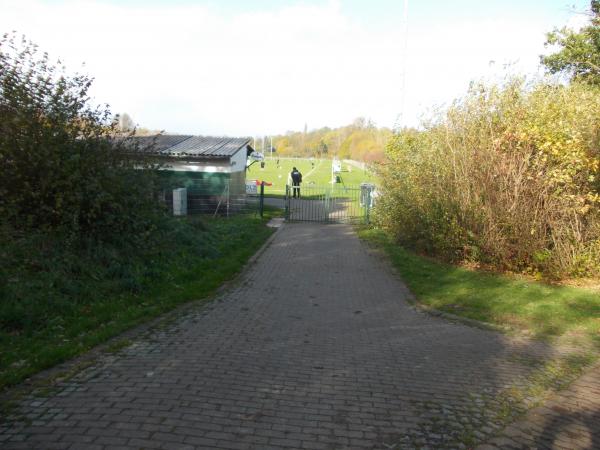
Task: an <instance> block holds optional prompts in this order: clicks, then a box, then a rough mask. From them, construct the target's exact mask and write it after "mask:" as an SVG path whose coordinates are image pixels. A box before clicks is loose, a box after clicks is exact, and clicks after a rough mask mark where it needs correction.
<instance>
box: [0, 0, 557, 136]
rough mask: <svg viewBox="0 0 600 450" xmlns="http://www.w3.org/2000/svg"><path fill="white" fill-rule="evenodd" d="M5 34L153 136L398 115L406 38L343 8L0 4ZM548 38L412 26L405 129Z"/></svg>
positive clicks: (503, 29) (481, 26) (497, 28)
mask: <svg viewBox="0 0 600 450" xmlns="http://www.w3.org/2000/svg"><path fill="white" fill-rule="evenodd" d="M399 28H400V27H399ZM0 29H4V30H10V29H15V30H17V31H18V32H19V33H24V34H26V35H27V36H28V37H29V38H31V39H32V40H33V41H35V42H36V43H38V44H39V45H40V47H41V48H42V49H43V50H47V51H48V52H50V53H51V55H53V56H55V57H61V58H62V59H64V60H65V61H66V62H67V66H68V68H70V69H71V70H78V68H79V67H78V64H79V63H80V62H82V61H85V62H86V69H85V71H86V72H87V73H89V74H90V75H92V76H94V77H95V79H96V81H95V83H94V88H93V93H94V96H95V99H96V100H97V101H98V102H99V103H100V102H102V103H104V102H108V103H110V104H111V106H112V109H113V111H115V112H128V113H129V114H130V115H131V116H132V117H133V118H134V119H135V120H136V121H137V122H138V123H140V124H141V125H143V126H146V127H150V128H158V129H166V130H168V131H172V132H186V133H196V134H228V135H253V134H261V133H280V132H283V131H285V130H288V129H302V128H303V126H304V123H308V125H309V127H317V126H324V125H329V126H337V125H342V124H345V123H349V122H350V121H351V120H352V119H353V118H355V117H357V116H359V115H363V116H368V117H371V118H372V119H374V120H375V121H376V122H377V123H378V124H380V125H386V126H392V125H393V124H394V121H395V119H396V117H397V115H398V114H399V113H400V112H401V103H402V89H401V88H402V73H403V70H404V67H403V65H404V61H403V58H402V57H401V54H402V48H403V35H402V33H401V31H400V29H395V30H394V29H389V28H388V29H378V28H377V27H376V26H368V25H366V24H361V23H357V22H355V21H352V20H350V19H349V18H348V17H347V16H345V15H344V14H343V10H342V9H341V7H340V3H339V2H330V3H328V4H325V5H323V6H309V5H298V6H292V7H284V8H281V9H279V10H275V11H263V12H254V13H240V14H237V15H235V14H233V15H231V14H229V15H225V14H221V13H218V12H217V11H216V10H211V9H209V8H206V7H201V6H190V5H179V6H168V5H165V6H156V5H154V6H147V5H144V6H131V5H130V6H121V5H116V4H107V3H102V2H97V1H90V2H81V1H70V2H64V3H53V4H48V3H44V2H43V1H41V0H5V1H4V3H3V6H2V14H1V15H0ZM509 30H510V31H509ZM545 31H548V29H547V28H544V26H543V25H538V26H537V27H536V24H535V23H533V24H532V23H531V21H529V20H526V19H523V20H522V21H520V22H511V23H510V24H508V23H504V22H503V21H502V20H501V18H498V19H495V20H489V21H487V22H484V23H476V24H473V23H454V24H443V25H439V26H436V25H435V23H432V24H429V25H427V26H425V24H415V25H414V26H413V25H412V24H411V25H410V26H409V42H408V51H409V53H408V64H409V67H408V68H407V69H406V100H405V114H404V118H405V121H406V122H407V123H409V124H415V123H416V122H417V117H418V115H419V113H420V112H422V111H423V110H424V109H425V108H426V107H428V106H430V105H432V104H434V103H440V102H443V101H449V100H450V99H452V98H454V97H456V96H457V95H460V94H461V93H462V92H464V90H465V89H466V86H467V84H468V82H469V80H471V79H473V78H478V77H482V76H490V74H491V73H492V72H493V71H497V70H498V67H501V66H502V64H504V63H506V62H508V61H515V60H518V63H517V64H516V66H517V67H518V68H519V69H520V70H521V69H522V70H526V71H532V70H535V69H536V66H537V61H538V56H537V55H539V54H540V53H542V51H543V46H542V44H543V40H544V32H545ZM491 60H494V61H495V64H493V65H492V66H490V63H489V62H490V61H491Z"/></svg>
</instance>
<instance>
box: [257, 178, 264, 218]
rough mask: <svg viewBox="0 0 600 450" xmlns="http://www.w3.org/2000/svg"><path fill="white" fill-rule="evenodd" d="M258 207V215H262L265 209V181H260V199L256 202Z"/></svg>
mask: <svg viewBox="0 0 600 450" xmlns="http://www.w3.org/2000/svg"><path fill="white" fill-rule="evenodd" d="M258 205H259V206H258V207H259V211H260V217H262V216H263V212H264V210H265V182H264V181H261V182H260V200H259V202H258Z"/></svg>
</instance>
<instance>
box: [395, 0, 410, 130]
mask: <svg viewBox="0 0 600 450" xmlns="http://www.w3.org/2000/svg"><path fill="white" fill-rule="evenodd" d="M400 25H401V28H400V29H401V30H402V38H403V42H402V43H401V45H402V47H401V50H400V55H401V59H402V73H401V74H400V113H399V114H398V117H396V124H395V125H394V129H395V130H399V129H400V128H401V127H402V126H404V104H405V102H406V69H407V67H408V51H407V48H408V0H404V8H403V11H402V22H401V24H400Z"/></svg>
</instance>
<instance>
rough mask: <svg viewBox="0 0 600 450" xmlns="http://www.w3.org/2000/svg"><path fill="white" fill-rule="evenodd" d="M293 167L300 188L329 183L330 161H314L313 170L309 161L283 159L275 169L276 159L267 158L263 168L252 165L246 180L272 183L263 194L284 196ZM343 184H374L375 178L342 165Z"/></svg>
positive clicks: (366, 172)
mask: <svg viewBox="0 0 600 450" xmlns="http://www.w3.org/2000/svg"><path fill="white" fill-rule="evenodd" d="M293 167H297V168H298V170H299V171H300V172H301V173H302V186H304V187H306V186H310V185H313V184H314V185H318V186H324V185H328V184H330V182H331V160H330V159H321V160H319V159H315V160H314V169H313V167H312V164H311V160H310V159H283V158H281V159H280V160H279V167H277V158H273V159H271V158H267V159H266V160H265V168H264V169H261V168H260V163H258V162H257V163H254V164H253V165H252V167H250V169H248V173H247V174H246V179H247V180H261V181H266V182H269V183H273V186H266V187H265V194H266V195H269V194H274V195H281V194H285V185H286V183H287V180H288V175H289V173H290V172H291V171H292V168H293ZM339 175H340V177H341V179H342V182H343V184H345V185H347V186H358V185H359V184H360V183H364V182H369V183H375V184H376V178H375V176H374V175H373V174H371V173H369V172H368V171H365V170H362V169H360V168H358V167H353V166H350V165H348V164H345V163H342V173H340V174H339Z"/></svg>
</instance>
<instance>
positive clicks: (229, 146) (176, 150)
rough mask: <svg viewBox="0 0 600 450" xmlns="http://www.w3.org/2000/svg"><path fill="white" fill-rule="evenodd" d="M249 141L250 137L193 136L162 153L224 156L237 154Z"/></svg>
mask: <svg viewBox="0 0 600 450" xmlns="http://www.w3.org/2000/svg"><path fill="white" fill-rule="evenodd" d="M249 142H250V139H249V138H226V137H209V136H192V137H190V138H189V139H186V140H184V141H181V142H179V143H178V144H176V145H174V146H172V147H169V148H167V149H165V150H163V151H161V153H162V154H163V155H165V154H166V155H170V156H193V157H206V158H222V157H229V156H233V155H235V154H236V153H237V152H239V151H240V150H241V149H242V148H244V149H245V148H246V146H247V145H248V143H249Z"/></svg>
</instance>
